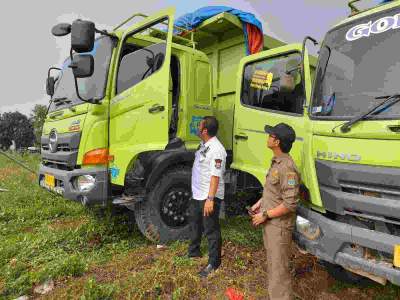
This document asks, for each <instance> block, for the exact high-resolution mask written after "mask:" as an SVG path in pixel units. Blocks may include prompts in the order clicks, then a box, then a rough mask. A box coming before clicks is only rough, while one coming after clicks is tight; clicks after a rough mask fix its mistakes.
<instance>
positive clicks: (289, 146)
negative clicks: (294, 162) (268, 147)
mask: <svg viewBox="0 0 400 300" xmlns="http://www.w3.org/2000/svg"><path fill="white" fill-rule="evenodd" d="M278 139H279V138H278ZM292 145H293V143H290V142H282V141H281V140H279V148H281V150H282V152H283V153H289V152H290V150H291V149H292Z"/></svg>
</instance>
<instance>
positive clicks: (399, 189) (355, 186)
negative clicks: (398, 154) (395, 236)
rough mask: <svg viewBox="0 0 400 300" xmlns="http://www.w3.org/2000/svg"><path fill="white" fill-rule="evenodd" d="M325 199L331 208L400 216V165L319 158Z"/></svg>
mask: <svg viewBox="0 0 400 300" xmlns="http://www.w3.org/2000/svg"><path fill="white" fill-rule="evenodd" d="M315 168H316V172H317V178H318V183H319V186H320V194H321V200H322V203H323V204H324V206H325V208H326V209H327V210H328V211H332V212H335V213H337V214H340V215H344V214H346V213H347V212H349V211H350V212H360V213H365V214H370V215H376V216H382V217H388V218H396V219H399V218H400V217H399V216H400V168H393V167H374V166H367V165H359V164H350V163H339V162H332V161H325V160H316V162H315Z"/></svg>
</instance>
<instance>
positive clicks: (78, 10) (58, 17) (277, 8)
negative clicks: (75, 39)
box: [0, 0, 350, 115]
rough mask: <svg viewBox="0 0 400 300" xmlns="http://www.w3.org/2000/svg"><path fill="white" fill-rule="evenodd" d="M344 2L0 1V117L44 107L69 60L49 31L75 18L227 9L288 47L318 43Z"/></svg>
mask: <svg viewBox="0 0 400 300" xmlns="http://www.w3.org/2000/svg"><path fill="white" fill-rule="evenodd" d="M347 2H348V1H347V0H304V1H300V0H247V1H245V0H236V1H227V0H225V1H224V0H222V1H208V0H192V1H187V0H185V1H178V0H164V1H159V0H146V1H140V2H139V1H132V0H131V1H128V0H113V1H95V0H68V1H62V2H61V1H54V0H52V1H50V0H41V1H21V0H13V1H2V2H1V4H0V12H1V13H0V15H1V18H0V26H1V27H0V28H2V34H1V40H2V42H1V47H0V54H1V57H2V59H1V71H0V72H1V78H2V80H1V83H2V84H1V86H2V91H1V98H0V113H2V112H7V111H15V110H18V111H20V112H22V113H24V114H27V115H29V113H30V111H31V110H32V108H33V106H34V105H35V104H46V105H47V104H48V102H49V96H47V94H46V92H45V80H46V77H47V70H48V68H49V67H50V66H60V64H61V63H62V61H63V60H64V59H65V58H66V57H67V55H68V53H69V47H70V37H69V36H65V37H58V38H56V37H54V36H53V35H52V34H51V28H52V27H53V26H54V25H55V24H57V23H60V22H68V23H71V22H72V21H73V20H74V19H76V18H82V19H85V20H91V21H93V22H95V23H96V27H97V28H112V27H113V26H115V25H117V24H119V23H120V22H121V21H122V20H124V19H125V18H127V17H129V16H130V15H131V14H133V13H136V12H142V13H145V14H152V13H155V12H157V11H158V10H160V9H163V8H167V7H170V6H175V7H176V11H177V13H176V15H177V16H181V15H183V14H185V13H187V12H192V11H194V10H196V9H198V8H200V7H203V6H209V5H225V6H231V7H234V8H237V9H241V10H244V11H247V12H251V13H253V14H254V15H255V16H256V17H257V18H258V19H259V20H260V21H261V22H262V23H263V29H264V33H265V34H268V35H271V36H273V37H275V38H278V39H280V40H283V41H284V42H287V43H295V42H301V41H302V40H303V38H304V36H306V35H310V36H312V37H314V38H316V39H317V40H319V41H321V40H322V39H323V37H324V34H325V33H326V32H327V31H328V30H329V28H330V27H332V26H334V25H335V24H336V23H338V22H339V21H341V20H342V19H344V18H346V17H347V16H348V15H349V12H350V10H349V8H348V7H347Z"/></svg>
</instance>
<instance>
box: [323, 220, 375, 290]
mask: <svg viewBox="0 0 400 300" xmlns="http://www.w3.org/2000/svg"><path fill="white" fill-rule="evenodd" d="M335 219H336V220H337V221H339V222H342V223H345V224H349V225H352V226H357V227H361V228H366V229H370V228H369V227H368V224H367V223H365V222H362V221H361V220H359V219H357V218H355V217H353V216H348V215H346V216H341V215H337V216H336V217H335ZM342 251H343V252H345V253H348V254H350V255H353V256H357V257H360V258H362V257H363V256H364V249H363V248H362V247H359V246H357V245H347V246H345V247H344V249H342ZM324 264H325V268H326V270H327V271H328V273H329V274H330V275H331V276H332V277H333V278H335V279H337V280H339V281H342V282H345V283H350V284H356V285H361V286H369V285H371V284H372V283H373V281H372V280H370V279H369V278H367V277H364V276H361V275H358V274H356V273H353V272H351V271H348V270H346V269H344V268H343V267H341V266H339V265H334V264H331V263H328V262H325V263H324Z"/></svg>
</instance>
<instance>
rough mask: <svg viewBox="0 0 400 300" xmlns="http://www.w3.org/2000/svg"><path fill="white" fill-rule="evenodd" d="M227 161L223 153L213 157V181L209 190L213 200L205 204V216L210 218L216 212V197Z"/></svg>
mask: <svg viewBox="0 0 400 300" xmlns="http://www.w3.org/2000/svg"><path fill="white" fill-rule="evenodd" d="M225 161H226V154H224V153H222V152H219V151H218V152H216V153H214V155H213V156H212V159H211V162H210V163H211V165H210V167H211V180H210V188H209V190H208V197H210V198H212V200H209V199H207V200H206V203H205V204H204V216H205V217H208V216H209V215H211V214H212V213H213V211H214V201H213V200H214V197H215V195H216V194H217V190H218V184H219V181H220V178H221V177H222V176H224V172H225Z"/></svg>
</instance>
